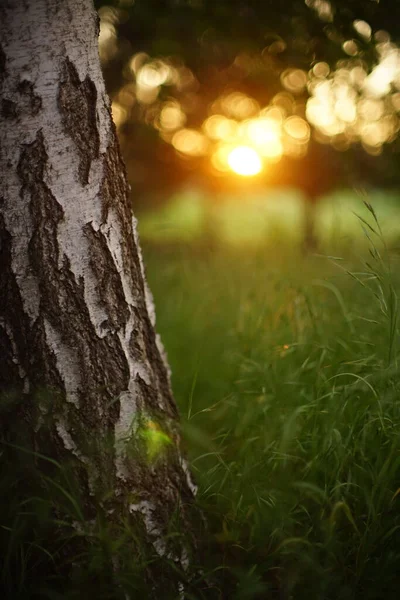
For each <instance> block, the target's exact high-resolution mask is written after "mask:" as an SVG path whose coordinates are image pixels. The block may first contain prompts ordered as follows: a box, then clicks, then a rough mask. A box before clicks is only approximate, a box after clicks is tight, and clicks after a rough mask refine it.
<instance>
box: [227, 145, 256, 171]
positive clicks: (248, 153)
mask: <svg viewBox="0 0 400 600" xmlns="http://www.w3.org/2000/svg"><path fill="white" fill-rule="evenodd" d="M228 164H229V166H230V168H231V169H232V171H234V172H235V173H237V174H238V175H243V176H244V177H251V176H252V175H257V173H259V172H260V171H261V169H262V162H261V158H260V156H259V154H258V153H257V152H256V151H255V150H254V148H250V147H249V146H237V147H236V148H234V149H233V150H232V151H231V152H230V153H229V155H228Z"/></svg>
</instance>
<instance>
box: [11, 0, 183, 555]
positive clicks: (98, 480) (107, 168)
mask: <svg viewBox="0 0 400 600" xmlns="http://www.w3.org/2000/svg"><path fill="white" fill-rule="evenodd" d="M0 21H1V24H0V31H1V38H0V92H1V97H0V101H1V106H0V110H1V147H0V261H1V267H0V269H1V270H0V354H1V361H0V386H1V388H2V389H3V390H12V392H13V393H14V395H15V394H17V395H19V396H20V398H21V401H20V402H18V403H17V407H16V408H15V409H14V410H13V411H12V412H11V414H10V416H9V418H10V419H11V420H17V419H24V420H25V421H27V422H28V423H29V426H30V427H31V435H32V440H33V443H34V444H35V447H36V448H37V449H39V450H40V449H41V440H43V439H47V442H48V443H50V447H51V448H52V449H53V451H54V456H56V457H57V458H58V459H62V457H63V456H64V455H69V456H71V455H74V456H75V458H76V461H77V468H79V469H81V470H82V473H84V474H85V477H86V479H87V488H88V490H89V491H88V494H89V495H90V494H97V495H98V494H99V493H100V494H105V493H109V492H110V489H109V487H110V486H111V488H112V490H111V491H112V494H111V498H112V501H110V506H111V508H110V512H112V511H113V510H114V508H115V506H116V507H117V510H126V511H130V512H131V513H132V514H133V518H138V519H141V520H142V523H143V526H144V527H145V528H146V529H147V534H148V538H149V541H150V542H151V543H152V544H153V545H154V548H155V549H156V550H157V551H158V552H159V553H161V554H162V553H165V552H168V550H167V544H166V542H165V540H164V539H163V535H164V533H165V530H166V527H167V524H168V520H169V519H170V517H171V514H172V513H173V512H174V511H175V510H176V508H177V506H179V505H182V498H183V499H184V500H185V502H187V501H189V503H190V502H191V500H192V498H193V485H192V483H191V481H190V475H189V473H188V470H187V467H186V466H185V463H184V460H183V459H182V457H181V456H180V451H179V435H178V431H177V426H176V423H177V410H176V406H175V403H174V400H173V398H172V395H171V391H170V386H169V379H168V373H167V368H166V365H165V364H164V361H163V357H162V354H161V352H160V348H159V346H158V344H157V340H156V335H155V332H154V329H153V326H152V323H151V320H150V315H149V310H152V308H151V307H149V306H148V305H146V300H145V297H146V293H145V281H144V274H143V270H142V268H141V257H140V250H139V248H138V242H137V236H136V231H135V223H134V221H133V220H132V215H131V209H130V205H129V189H128V184H127V180H126V175H125V171H124V168H123V165H122V161H121V157H120V153H119V148H118V143H117V140H116V135H115V129H114V126H113V124H112V120H111V115H110V103H109V99H108V97H107V95H106V92H105V89H104V83H103V79H102V75H101V71H100V64H99V58H98V46H97V34H98V31H97V25H96V23H97V21H96V15H95V12H94V9H93V7H92V6H91V2H90V0H12V1H11V0H10V1H9V2H7V1H6V2H5V3H2V5H1V7H0ZM44 398H45V399H46V401H44ZM143 419H144V421H143ZM146 419H151V420H152V422H153V423H154V421H155V422H157V423H158V424H159V426H161V428H162V429H163V431H164V432H166V434H167V435H168V436H169V437H170V439H171V440H172V442H173V443H172V444H171V448H170V450H169V451H168V452H167V454H166V456H165V457H164V458H162V459H160V460H158V461H157V462H156V463H155V464H149V463H148V462H146V461H145V460H142V459H140V460H139V459H137V460H136V459H135V460H134V459H132V457H129V456H128V455H127V452H126V447H127V444H128V443H133V444H136V441H135V440H136V438H137V431H138V428H140V427H141V425H140V423H142V426H145V424H146ZM143 423H144V425H143ZM135 434H136V437H135ZM110 439H112V440H113V444H112V448H109V447H108V446H107V444H106V440H110ZM137 443H138V444H139V442H137ZM135 456H136V454H135ZM132 497H134V498H135V501H129V498H132ZM113 502H114V504H113ZM114 505H115V506H114ZM182 518H183V520H185V519H186V515H185V514H184V510H183V509H182Z"/></svg>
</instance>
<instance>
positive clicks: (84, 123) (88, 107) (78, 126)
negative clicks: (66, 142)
mask: <svg viewBox="0 0 400 600" xmlns="http://www.w3.org/2000/svg"><path fill="white" fill-rule="evenodd" d="M96 102H97V90H96V86H95V84H94V83H93V81H92V80H91V79H90V78H89V77H88V76H86V77H85V79H84V80H83V81H80V79H79V75H78V72H77V70H76V68H75V66H74V65H73V64H72V62H71V61H70V60H69V59H68V58H67V59H66V60H65V63H64V67H63V74H62V81H61V83H60V86H59V88H58V105H59V108H60V111H61V115H62V120H63V125H64V129H65V132H66V133H67V134H68V135H69V136H71V138H72V139H73V141H74V143H75V145H76V148H77V150H78V154H79V168H78V176H79V181H80V182H81V184H82V185H86V184H87V183H88V181H89V171H90V165H91V163H92V160H94V159H95V158H97V157H98V156H99V148H100V140H99V132H98V129H97V120H96Z"/></svg>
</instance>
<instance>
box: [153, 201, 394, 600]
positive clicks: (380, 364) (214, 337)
mask: <svg viewBox="0 0 400 600" xmlns="http://www.w3.org/2000/svg"><path fill="white" fill-rule="evenodd" d="M331 208H332V210H333V206H332V207H331ZM358 208H359V209H360V210H358V211H357V212H359V214H362V215H363V217H365V216H367V219H368V222H369V223H370V224H371V227H372V228H373V229H375V231H377V232H378V235H375V233H374V232H373V231H372V230H371V229H370V228H369V227H368V226H367V225H364V227H365V229H366V231H367V233H368V235H369V236H371V239H372V242H373V243H372V244H371V242H368V239H367V237H365V233H363V232H362V229H361V227H360V223H359V222H356V223H355V224H354V228H355V229H354V231H355V230H356V229H357V233H356V234H355V235H356V236H357V237H356V238H355V239H356V240H357V241H359V242H360V248H361V249H360V251H357V252H353V253H352V255H351V257H350V253H349V247H350V248H351V247H352V244H351V243H350V244H348V243H347V242H346V243H345V244H344V247H345V248H346V253H347V255H348V256H347V258H346V259H345V260H336V259H330V258H326V257H323V256H309V257H305V256H304V255H302V253H301V252H299V250H298V248H297V247H293V244H292V243H291V241H290V238H289V241H288V239H286V238H284V237H281V238H279V236H276V231H277V230H275V234H274V237H273V239H272V238H271V239H270V240H269V241H270V242H271V243H269V244H268V243H267V244H266V245H265V247H263V246H261V245H259V246H258V247H257V248H255V247H254V245H253V247H246V246H243V245H239V246H237V245H233V246H232V245H229V244H228V245H227V244H226V243H222V244H221V243H219V242H218V241H217V240H216V238H215V236H214V237H212V236H211V237H207V236H205V237H203V238H201V237H200V236H199V237H198V239H197V241H196V242H193V241H192V242H188V241H186V242H185V241H181V242H180V243H178V242H177V241H176V240H174V243H172V241H171V239H170V240H169V243H165V241H164V243H163V242H162V241H161V239H159V238H158V239H157V241H155V238H153V241H152V243H150V242H149V241H148V239H149V238H148V236H147V233H146V231H145V230H146V224H145V223H144V231H143V232H142V238H144V240H145V241H144V244H143V245H144V254H145V262H146V264H147V272H148V279H149V283H150V286H151V289H152V291H153V293H154V296H155V300H156V307H157V328H158V331H159V332H160V333H161V335H162V339H163V341H164V344H165V346H166V349H167V352H168V356H169V361H170V364H171V367H172V372H173V378H172V382H173V388H174V393H175V396H176V399H177V401H178V403H179V406H180V410H181V415H182V425H183V429H184V434H185V444H186V447H187V452H188V454H189V456H190V459H191V461H192V468H193V470H194V472H195V474H196V478H197V481H198V483H199V486H200V491H199V501H200V502H201V504H202V505H203V507H204V511H205V514H206V516H207V518H208V520H209V522H210V527H211V534H210V539H209V540H208V541H207V544H206V548H207V551H206V556H207V565H206V566H205V567H204V565H203V568H205V569H206V574H207V573H210V574H211V575H210V576H211V577H212V580H213V581H214V580H215V581H216V583H215V587H214V588H213V590H212V591H210V590H209V591H207V593H206V592H204V595H202V592H201V590H200V591H199V590H194V591H193V598H203V597H204V598H237V599H266V598H284V599H289V598H293V599H295V600H297V599H301V600H302V599H303V598H304V599H317V598H318V599H324V600H328V599H332V600H333V599H338V598H340V599H351V598H357V599H358V598H360V599H361V598H362V599H365V598H368V599H380V598H382V599H384V598H395V597H396V598H397V595H398V589H399V587H398V586H399V584H400V576H399V564H400V511H399V506H400V505H399V502H400V402H399V398H400V377H399V368H398V327H397V298H398V290H399V282H400V277H399V264H398V258H397V255H395V254H394V255H392V256H391V257H390V261H389V262H388V255H387V252H386V249H385V246H384V244H383V243H382V240H380V239H379V238H380V235H379V231H378V228H377V225H376V223H375V222H374V216H373V214H371V213H370V212H369V211H368V210H367V209H366V208H364V207H363V206H362V205H361V207H360V203H359V207H358ZM377 210H378V208H377ZM386 210H387V211H389V209H388V208H387V207H386ZM392 210H393V211H394V210H395V208H394V207H393V206H392ZM396 210H398V209H397V208H396ZM383 221H384V215H383V216H382V226H384V228H386V234H387V235H389V234H390V227H391V225H392V223H390V222H389V221H390V219H389V221H388V222H387V224H386V225H384V223H383ZM344 222H345V223H347V221H344ZM399 224H400V223H399V220H398V222H397V223H395V224H394V223H393V228H392V229H394V227H396V228H398V227H399ZM325 231H328V229H326V230H325ZM346 235H347V234H346ZM150 237H151V236H150ZM389 237H390V235H389ZM146 239H147V241H146ZM394 239H395V236H394V235H393V237H392V240H394ZM271 240H272V241H271ZM272 242H273V243H272ZM368 244H369V250H368V248H367V245H368ZM335 245H336V249H337V250H339V249H340V243H338V240H335ZM353 250H354V247H353ZM337 256H338V257H340V255H337ZM347 271H350V273H348V272H347Z"/></svg>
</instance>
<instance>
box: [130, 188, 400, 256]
mask: <svg viewBox="0 0 400 600" xmlns="http://www.w3.org/2000/svg"><path fill="white" fill-rule="evenodd" d="M364 199H367V200H368V202H370V203H371V204H372V206H373V207H374V210H375V211H376V213H377V215H378V218H379V223H380V226H381V228H382V231H383V233H384V236H385V239H386V241H387V243H389V244H393V243H394V244H396V243H397V240H400V193H399V194H396V193H395V192H392V193H391V194H388V193H385V192H383V191H380V190H370V191H369V192H368V195H367V194H366V192H365V191H363V190H359V191H355V190H342V191H337V192H335V193H334V194H332V195H330V196H326V197H324V198H322V199H321V201H320V202H319V203H318V204H317V206H316V210H315V233H316V235H317V237H318V239H319V241H320V243H321V244H322V246H324V247H325V248H328V247H329V248H332V247H337V248H339V249H340V250H345V249H346V248H347V247H348V246H351V247H353V246H354V244H359V245H361V246H365V241H366V238H365V235H364V234H363V231H362V228H361V227H360V220H359V219H358V217H357V215H359V216H361V217H362V218H364V219H366V220H367V221H368V222H370V221H371V218H372V217H371V215H370V214H369V213H368V211H367V209H366V208H365V206H364V205H363V200H364ZM304 213H305V211H304V201H303V197H302V195H301V194H300V193H299V192H298V191H296V190H291V189H274V190H268V189H266V190H265V192H264V193H258V194H254V193H252V194H249V195H247V196H246V195H242V194H239V193H238V194H237V195H235V196H232V195H231V196H228V195H220V196H216V197H210V196H208V195H206V194H204V193H202V192H201V191H200V190H198V189H186V190H182V191H181V192H179V193H177V194H176V195H175V196H173V197H171V198H170V200H169V201H168V202H167V203H166V204H165V205H164V206H163V207H162V208H160V209H158V210H156V211H152V210H149V211H148V212H143V213H142V214H139V223H140V232H141V236H142V239H144V240H148V241H153V242H165V241H169V242H182V241H196V240H198V241H200V240H204V237H205V236H207V237H209V238H214V239H215V240H217V241H218V242H221V243H225V244H229V245H233V246H238V245H239V246H240V245H245V246H249V245H251V246H253V247H254V246H260V245H264V244H265V243H273V244H275V245H276V250H277V251H279V246H288V245H293V244H297V243H299V242H301V240H302V237H303V234H304Z"/></svg>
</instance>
